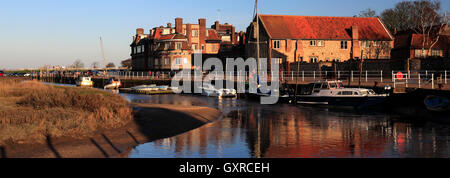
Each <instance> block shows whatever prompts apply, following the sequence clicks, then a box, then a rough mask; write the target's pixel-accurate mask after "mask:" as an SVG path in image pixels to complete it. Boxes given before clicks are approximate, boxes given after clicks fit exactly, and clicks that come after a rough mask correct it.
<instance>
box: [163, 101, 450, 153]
mask: <svg viewBox="0 0 450 178" xmlns="http://www.w3.org/2000/svg"><path fill="white" fill-rule="evenodd" d="M195 102H197V101H195ZM191 104H192V102H191ZM215 104H217V105H216V107H218V108H219V109H221V110H223V111H224V110H227V109H229V110H230V111H231V112H229V113H228V114H227V116H226V117H225V118H223V119H221V120H220V121H217V122H215V123H211V124H207V125H205V126H204V127H201V128H199V129H196V130H193V131H190V132H187V133H185V134H182V135H179V136H176V137H173V138H168V139H163V140H158V141H156V142H155V145H156V146H157V147H158V148H163V149H169V150H172V149H173V151H174V155H175V157H254V158H262V157H269V158H285V157H286V158H317V157H337V158H341V157H344V158H346V157H449V148H450V147H449V140H450V138H449V135H448V133H450V132H449V131H450V129H449V128H448V126H443V125H439V124H433V123H413V122H405V121H401V120H395V119H393V118H392V116H389V115H386V114H360V113H354V112H342V111H339V112H334V111H328V110H326V109H314V108H304V107H296V106H290V105H276V106H265V105H258V104H251V103H239V102H235V101H227V102H219V103H215ZM230 108H232V109H230Z"/></svg>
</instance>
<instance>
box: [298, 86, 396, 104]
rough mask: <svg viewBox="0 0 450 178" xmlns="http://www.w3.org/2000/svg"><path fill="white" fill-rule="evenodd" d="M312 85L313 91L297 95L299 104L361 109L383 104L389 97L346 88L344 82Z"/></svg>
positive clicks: (364, 90)
mask: <svg viewBox="0 0 450 178" xmlns="http://www.w3.org/2000/svg"><path fill="white" fill-rule="evenodd" d="M310 85H311V86H313V87H312V90H310V91H307V92H303V93H302V94H301V95H297V103H298V104H304V105H320V106H330V107H346V108H347V107H349V108H355V109H361V108H366V107H371V106H375V105H378V104H381V103H382V102H384V101H385V100H386V98H387V97H388V95H387V94H376V93H375V92H374V91H373V90H372V89H365V88H344V87H343V84H342V81H324V82H315V83H312V84H310Z"/></svg>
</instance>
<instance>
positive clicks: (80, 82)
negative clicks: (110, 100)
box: [75, 77, 94, 87]
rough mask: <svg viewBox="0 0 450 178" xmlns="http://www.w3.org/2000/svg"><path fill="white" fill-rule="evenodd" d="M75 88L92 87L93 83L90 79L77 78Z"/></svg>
mask: <svg viewBox="0 0 450 178" xmlns="http://www.w3.org/2000/svg"><path fill="white" fill-rule="evenodd" d="M75 83H76V85H77V86H80V87H92V86H94V82H92V79H91V77H79V78H78V80H77V81H76V82H75Z"/></svg>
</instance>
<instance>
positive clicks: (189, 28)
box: [186, 24, 192, 46]
mask: <svg viewBox="0 0 450 178" xmlns="http://www.w3.org/2000/svg"><path fill="white" fill-rule="evenodd" d="M186 36H187V39H188V45H189V46H192V45H191V43H192V25H191V24H187V25H186Z"/></svg>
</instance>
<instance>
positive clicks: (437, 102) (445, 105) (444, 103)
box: [424, 95, 450, 112]
mask: <svg viewBox="0 0 450 178" xmlns="http://www.w3.org/2000/svg"><path fill="white" fill-rule="evenodd" d="M424 104H425V106H426V108H427V109H428V110H429V111H435V112H445V111H450V101H449V99H448V98H446V97H444V96H434V95H430V96H427V97H426V98H425V99H424Z"/></svg>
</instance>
